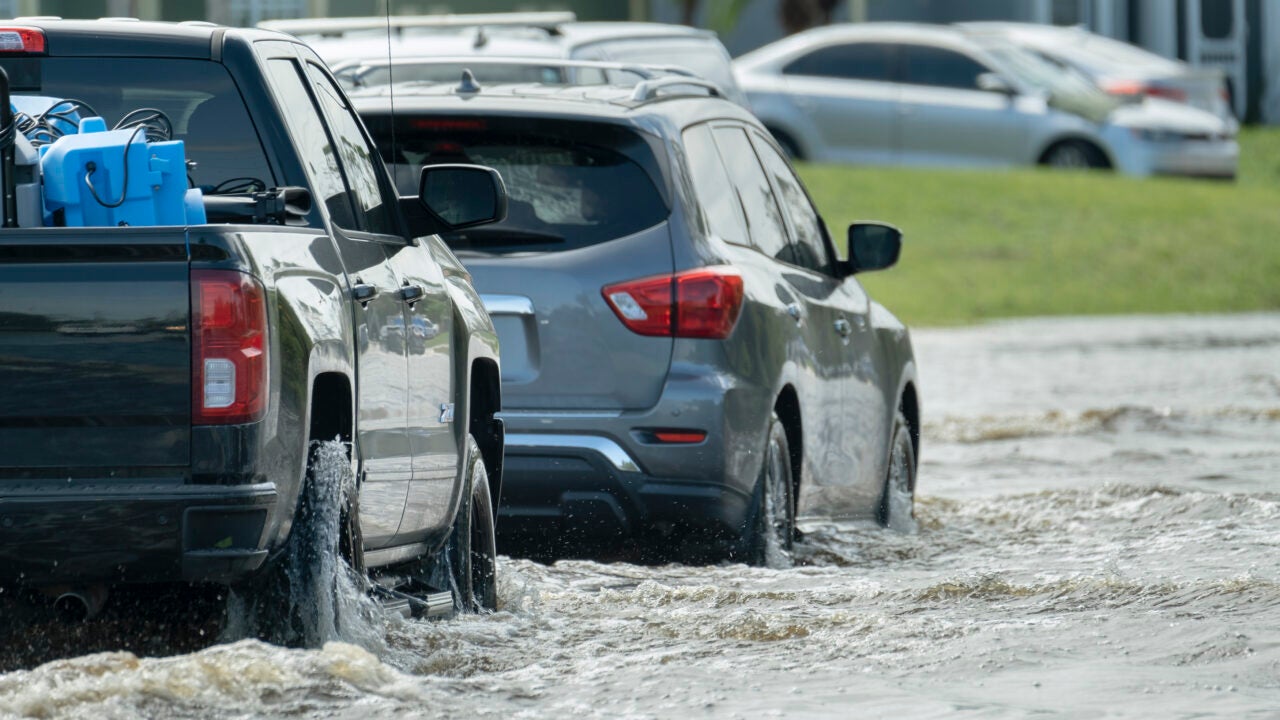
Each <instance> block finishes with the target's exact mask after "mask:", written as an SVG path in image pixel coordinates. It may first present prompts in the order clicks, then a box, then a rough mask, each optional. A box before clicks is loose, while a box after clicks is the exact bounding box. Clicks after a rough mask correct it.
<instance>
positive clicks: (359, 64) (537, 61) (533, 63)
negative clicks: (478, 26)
mask: <svg viewBox="0 0 1280 720" xmlns="http://www.w3.org/2000/svg"><path fill="white" fill-rule="evenodd" d="M415 64H427V65H434V64H438V65H455V64H463V65H475V66H476V67H484V66H485V65H528V66H530V67H546V68H566V69H569V68H585V69H591V68H594V69H598V70H617V71H619V72H627V73H631V74H632V75H635V76H636V77H638V78H640V79H641V80H652V79H654V78H659V77H663V76H666V75H676V76H680V77H688V78H696V77H697V74H695V73H694V72H693V71H692V70H690V69H688V68H685V67H681V66H679V65H655V64H652V63H635V62H615V61H610V60H578V59H575V58H561V57H526V56H523V55H402V56H400V57H396V58H392V59H390V60H388V59H387V58H385V57H373V58H350V59H347V60H342V61H339V62H338V63H334V64H330V66H329V67H330V68H331V69H332V70H333V71H334V72H337V71H339V70H357V69H360V68H365V67H387V66H390V67H395V66H396V65H415Z"/></svg>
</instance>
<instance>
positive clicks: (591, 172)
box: [365, 114, 670, 254]
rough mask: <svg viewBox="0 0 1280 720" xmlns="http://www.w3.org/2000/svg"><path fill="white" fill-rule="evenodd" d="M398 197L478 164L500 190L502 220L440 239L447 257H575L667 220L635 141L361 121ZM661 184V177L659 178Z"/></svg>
mask: <svg viewBox="0 0 1280 720" xmlns="http://www.w3.org/2000/svg"><path fill="white" fill-rule="evenodd" d="M365 122H366V124H367V126H368V127H369V131H370V133H372V135H373V137H374V142H375V143H376V144H377V145H378V146H379V148H380V150H381V152H382V156H383V159H384V160H385V161H386V162H387V165H388V167H390V168H391V169H392V172H393V174H394V176H395V180H396V185H397V188H398V190H399V192H400V194H402V195H417V194H418V181H419V177H420V174H421V168H422V167H423V166H424V165H438V164H442V163H466V164H473V165H486V166H488V167H492V168H494V169H496V170H497V171H498V172H499V174H501V175H502V179H503V182H504V183H505V184H506V188H507V194H508V202H507V218H506V220H504V221H503V222H500V223H496V224H494V225H487V226H485V227H480V228H473V229H469V230H463V231H459V232H455V233H448V234H446V235H444V236H443V237H444V239H445V241H446V242H447V243H448V244H449V246H450V247H452V248H453V249H454V250H456V251H460V252H461V251H473V252H481V253H493V254H501V253H517V252H559V251H564V250H574V249H578V248H582V247H587V246H590V245H596V244H598V243H602V242H607V241H609V240H614V239H616V238H620V237H625V236H627V235H632V234H634V233H637V232H640V231H641V230H645V229H647V228H651V227H653V226H655V225H657V224H659V223H661V222H663V221H664V220H666V219H667V217H668V215H669V214H670V210H669V209H668V207H667V205H666V203H665V201H664V200H663V196H662V194H661V193H660V192H659V190H658V187H657V186H656V184H655V181H654V177H653V175H654V174H656V163H655V161H654V157H653V154H652V152H651V150H650V148H649V146H648V144H647V143H646V142H645V140H643V139H642V138H640V137H639V136H638V135H637V134H636V133H634V132H632V131H630V130H627V129H626V128H621V127H617V126H612V125H602V124H598V123H574V122H554V121H537V120H534V119H531V118H483V117H458V116H448V115H437V116H423V115H413V116H410V115H408V114H401V115H399V116H398V117H397V119H396V130H395V138H396V148H395V155H394V156H393V155H392V154H391V149H390V141H391V122H390V120H389V118H387V117H386V116H383V115H374V116H369V117H366V118H365ZM659 177H660V175H659Z"/></svg>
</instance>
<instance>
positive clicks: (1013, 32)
mask: <svg viewBox="0 0 1280 720" xmlns="http://www.w3.org/2000/svg"><path fill="white" fill-rule="evenodd" d="M960 27H962V28H964V30H965V31H966V32H971V33H992V34H998V35H1000V36H1001V37H1003V38H1005V39H1006V40H1009V41H1010V42H1013V43H1014V44H1016V45H1018V46H1020V47H1023V48H1026V49H1027V50H1030V51H1032V52H1034V53H1036V54H1038V55H1040V56H1041V57H1043V58H1045V59H1046V60H1049V61H1050V62H1053V63H1056V64H1058V65H1061V66H1062V67H1068V68H1071V69H1072V70H1075V71H1077V72H1079V73H1081V74H1083V75H1084V76H1085V77H1088V78H1089V79H1090V80H1092V81H1093V83H1094V84H1095V85H1097V86H1098V87H1099V88H1100V89H1102V91H1103V92H1106V93H1109V94H1111V95H1116V96H1118V97H1122V98H1127V99H1135V100H1141V99H1142V98H1145V97H1154V98H1160V99H1162V100H1171V101H1173V102H1180V103H1186V104H1187V105H1190V106H1192V107H1197V108H1200V109H1201V110H1207V111H1209V112H1211V113H1213V114H1215V115H1217V116H1218V117H1220V118H1222V119H1223V120H1224V121H1225V122H1226V123H1227V124H1228V125H1230V126H1232V127H1235V126H1236V125H1238V123H1237V121H1236V118H1235V115H1234V114H1233V113H1232V112H1231V93H1230V92H1229V91H1228V89H1227V81H1226V77H1225V76H1224V75H1223V73H1222V71H1221V70H1218V69H1215V68H1195V67H1192V66H1190V65H1188V64H1187V63H1185V62H1182V61H1180V60H1172V59H1170V58H1167V57H1162V56H1160V55H1157V54H1155V53H1153V52H1149V51H1147V50H1144V49H1142V48H1140V47H1137V46H1135V45H1130V44H1129V43H1126V42H1121V41H1119V40H1115V39H1112V38H1109V37H1106V36H1105V35H1098V34H1096V33H1091V32H1089V31H1088V30H1085V29H1084V28H1082V27H1077V26H1072V27H1061V26H1056V25H1039V24H1035V23H1011V22H982V23H964V24H962V25H961V26H960Z"/></svg>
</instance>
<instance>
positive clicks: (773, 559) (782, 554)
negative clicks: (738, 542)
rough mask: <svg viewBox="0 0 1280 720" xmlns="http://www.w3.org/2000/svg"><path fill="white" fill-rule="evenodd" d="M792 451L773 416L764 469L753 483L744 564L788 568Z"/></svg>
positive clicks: (791, 533) (791, 526)
mask: <svg viewBox="0 0 1280 720" xmlns="http://www.w3.org/2000/svg"><path fill="white" fill-rule="evenodd" d="M792 487H793V484H792V475H791V448H790V445H789V444H788V443H787V433H786V430H784V429H783V427H782V422H781V421H779V420H778V415H777V414H776V413H774V414H772V415H771V416H770V417H769V427H768V430H767V431H766V433H765V447H764V465H763V467H762V468H761V469H760V479H759V480H758V481H757V482H756V492H755V513H754V516H755V517H754V522H753V523H752V527H751V529H750V531H749V533H748V534H749V537H748V543H747V554H746V559H747V562H749V563H751V564H752V565H758V566H769V567H781V566H786V565H789V564H790V553H791V548H792V541H793V539H794V537H795V498H793V497H792Z"/></svg>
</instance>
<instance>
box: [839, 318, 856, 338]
mask: <svg viewBox="0 0 1280 720" xmlns="http://www.w3.org/2000/svg"><path fill="white" fill-rule="evenodd" d="M836 332H838V333H840V337H842V338H843V337H849V333H851V332H853V326H851V325H850V324H849V321H848V320H845V319H844V318H836Z"/></svg>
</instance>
